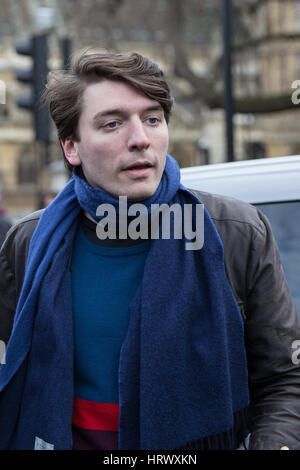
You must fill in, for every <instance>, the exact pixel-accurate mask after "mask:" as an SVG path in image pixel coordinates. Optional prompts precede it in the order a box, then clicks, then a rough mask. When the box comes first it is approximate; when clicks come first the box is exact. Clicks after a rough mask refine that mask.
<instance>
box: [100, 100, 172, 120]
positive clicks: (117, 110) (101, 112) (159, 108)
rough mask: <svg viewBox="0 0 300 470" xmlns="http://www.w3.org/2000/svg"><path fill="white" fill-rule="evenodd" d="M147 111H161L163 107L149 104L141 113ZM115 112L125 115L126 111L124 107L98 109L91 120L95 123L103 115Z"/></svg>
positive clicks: (114, 113)
mask: <svg viewBox="0 0 300 470" xmlns="http://www.w3.org/2000/svg"><path fill="white" fill-rule="evenodd" d="M149 111H162V112H163V108H162V106H161V105H160V104H155V105H153V106H149V107H147V108H145V109H143V110H142V114H143V113H148V112H149ZM116 114H117V115H119V116H125V115H127V111H126V109H122V108H111V109H106V110H104V111H99V112H98V113H96V114H95V116H94V117H93V119H92V121H93V122H94V123H95V122H97V121H98V120H99V119H101V118H103V117H107V116H111V115H116Z"/></svg>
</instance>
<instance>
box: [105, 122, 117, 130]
mask: <svg viewBox="0 0 300 470" xmlns="http://www.w3.org/2000/svg"><path fill="white" fill-rule="evenodd" d="M117 125H118V123H117V121H110V122H108V123H107V124H105V125H104V126H103V127H104V128H106V129H115V128H116V127H117Z"/></svg>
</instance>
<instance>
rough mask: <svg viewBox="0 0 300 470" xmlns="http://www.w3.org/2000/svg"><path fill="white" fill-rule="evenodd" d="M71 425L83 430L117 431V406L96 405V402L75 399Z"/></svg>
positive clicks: (111, 404)
mask: <svg viewBox="0 0 300 470" xmlns="http://www.w3.org/2000/svg"><path fill="white" fill-rule="evenodd" d="M72 423H73V425H74V426H78V427H80V428H83V429H94V430H99V431H118V429H119V404H118V403H116V404H115V403H98V402H96V401H89V400H83V399H82V398H75V399H74V403H73V416H72Z"/></svg>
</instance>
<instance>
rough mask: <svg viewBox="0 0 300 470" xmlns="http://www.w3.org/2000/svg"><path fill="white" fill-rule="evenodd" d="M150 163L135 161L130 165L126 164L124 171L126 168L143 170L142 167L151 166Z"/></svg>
mask: <svg viewBox="0 0 300 470" xmlns="http://www.w3.org/2000/svg"><path fill="white" fill-rule="evenodd" d="M152 166H153V165H152V163H150V162H135V163H132V164H131V165H129V166H127V167H126V168H124V170H125V171H128V170H143V169H144V168H152Z"/></svg>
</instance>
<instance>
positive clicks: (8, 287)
mask: <svg viewBox="0 0 300 470" xmlns="http://www.w3.org/2000/svg"><path fill="white" fill-rule="evenodd" d="M16 305H17V294H16V280H15V273H14V270H13V268H12V267H11V265H10V263H9V260H8V258H7V255H6V251H5V244H4V245H3V246H2V248H1V251H0V341H1V342H2V343H1V345H3V344H4V345H6V344H7V342H8V339H9V337H10V333H11V329H12V324H13V318H14V314H15V310H16ZM2 350H3V348H2Z"/></svg>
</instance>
